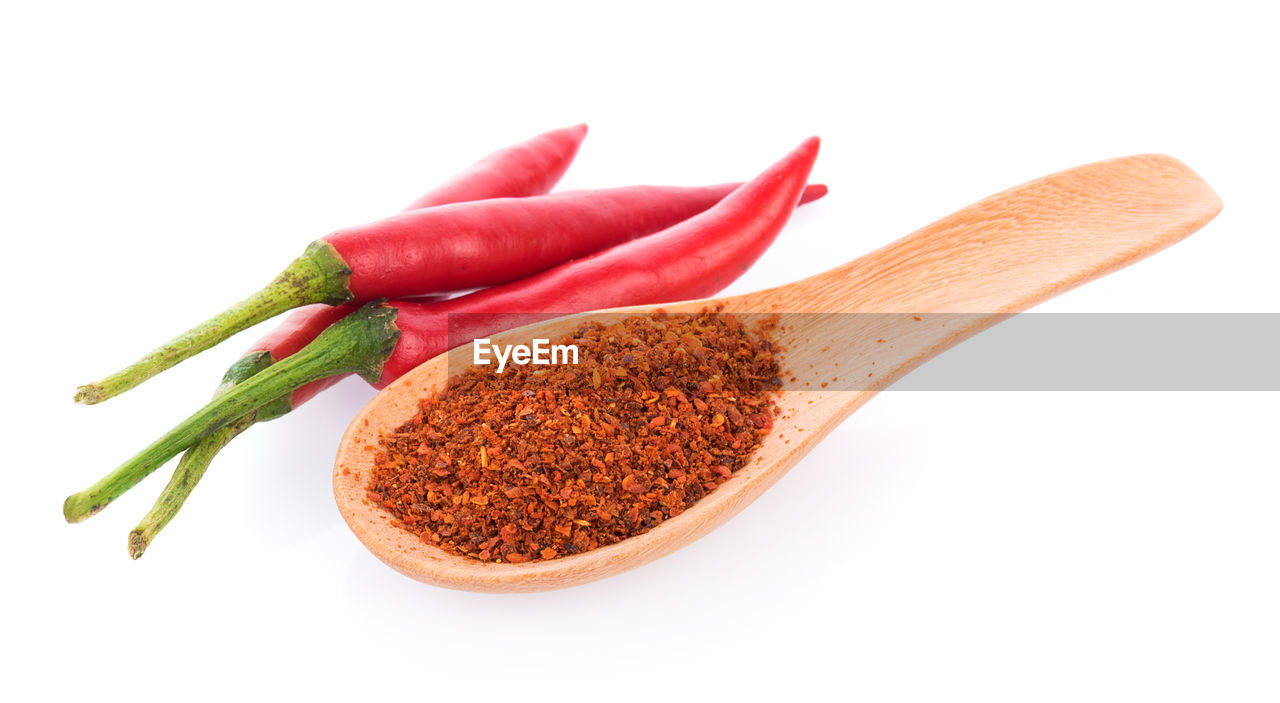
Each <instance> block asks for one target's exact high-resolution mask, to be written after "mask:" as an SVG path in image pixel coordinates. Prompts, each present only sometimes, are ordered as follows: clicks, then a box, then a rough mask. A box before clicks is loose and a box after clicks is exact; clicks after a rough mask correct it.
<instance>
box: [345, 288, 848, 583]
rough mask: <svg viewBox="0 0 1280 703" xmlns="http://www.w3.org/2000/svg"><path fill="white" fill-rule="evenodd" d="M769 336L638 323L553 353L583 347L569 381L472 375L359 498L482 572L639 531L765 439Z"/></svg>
mask: <svg viewBox="0 0 1280 703" xmlns="http://www.w3.org/2000/svg"><path fill="white" fill-rule="evenodd" d="M773 330H774V328H773V323H772V322H766V323H765V324H762V325H758V326H757V327H756V329H752V330H748V329H747V327H746V325H744V323H743V322H742V321H741V320H740V319H738V318H736V317H734V316H733V315H729V314H725V313H721V312H719V311H703V312H702V313H699V314H678V315H668V314H664V313H656V314H653V315H637V316H633V317H628V318H624V319H622V320H620V321H618V322H616V323H614V324H609V325H605V324H601V323H590V324H584V325H582V326H581V327H579V328H578V329H577V330H575V331H574V332H573V333H572V334H571V335H568V336H567V337H565V338H564V339H561V340H557V342H556V343H557V344H570V343H572V344H576V345H577V346H578V349H579V358H580V362H579V364H578V365H576V366H571V365H558V366H551V367H547V366H536V367H535V366H514V367H508V368H507V369H505V370H504V372H503V373H502V374H498V373H496V372H494V370H493V368H494V367H493V366H483V367H473V368H470V369H468V370H467V371H465V372H464V373H462V374H460V375H459V376H456V377H454V378H452V379H450V381H449V383H448V385H447V387H446V389H445V390H444V391H443V392H442V393H440V394H439V395H437V396H435V397H431V398H425V399H423V400H422V401H421V402H420V405H419V412H418V414H417V415H416V416H415V417H414V418H413V419H412V420H410V421H409V422H407V423H405V425H403V426H402V427H399V428H397V429H396V430H395V431H394V432H391V433H388V434H386V435H384V436H383V437H382V440H381V445H380V447H379V450H380V451H379V452H378V454H377V456H376V459H375V465H374V470H373V471H372V472H371V474H370V476H369V487H368V489H369V499H370V501H371V502H374V503H376V504H378V505H381V506H382V507H384V508H385V509H386V510H388V511H389V512H391V513H392V514H393V515H394V516H395V517H396V518H397V519H398V520H399V523H400V524H401V525H403V526H405V527H406V528H408V527H409V526H410V525H412V526H413V527H412V529H410V531H411V532H413V533H415V534H418V535H420V536H421V537H422V539H423V540H425V541H427V542H430V543H432V544H436V545H438V546H439V547H441V548H442V549H444V550H446V551H448V552H451V553H454V554H460V555H465V556H468V557H472V558H474V559H479V560H481V561H493V562H508V563H512V564H519V563H523V562H527V561H531V560H537V559H543V560H546V559H555V558H559V557H562V556H565V555H571V554H578V553H581V552H585V551H588V550H591V549H596V548H598V547H602V546H605V545H609V544H614V543H616V542H619V541H621V540H623V539H626V538H627V537H631V536H633V535H638V534H641V533H644V532H647V531H648V530H651V529H653V528H654V527H656V526H657V525H659V524H661V523H662V521H663V520H666V519H668V518H671V517H674V516H676V515H679V514H681V513H683V512H684V511H685V510H687V509H688V508H689V507H690V506H692V505H693V504H694V503H696V502H697V501H698V500H700V499H701V498H702V497H704V496H706V495H707V494H708V493H709V492H711V491H712V490H715V488H716V487H717V486H719V485H720V484H721V483H724V482H725V481H727V480H728V479H729V478H731V477H732V476H733V473H734V472H735V471H737V470H738V469H741V468H742V467H743V466H745V465H746V462H747V459H748V457H749V455H750V454H751V453H752V452H753V451H754V450H755V448H756V447H757V446H759V444H760V442H761V441H762V440H763V439H764V437H765V436H767V435H768V434H769V432H770V430H771V429H772V427H773V425H774V416H775V415H777V414H778V413H779V412H780V411H779V410H778V408H777V407H776V406H775V405H774V403H773V400H772V398H773V394H774V393H775V392H776V391H777V389H778V388H779V386H780V384H781V369H780V366H779V363H778V360H777V354H778V352H779V351H780V350H779V347H778V346H777V344H776V343H775V342H773V341H771V340H770V339H769V334H770V333H771V332H773ZM824 385H825V384H824Z"/></svg>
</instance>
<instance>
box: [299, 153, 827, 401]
mask: <svg viewBox="0 0 1280 703" xmlns="http://www.w3.org/2000/svg"><path fill="white" fill-rule="evenodd" d="M818 146H819V141H818V138H817V137H811V138H810V139H807V140H805V142H804V143H802V144H801V145H800V146H799V147H797V148H796V149H795V150H794V151H792V152H791V153H790V154H788V155H787V156H786V157H785V158H783V159H782V160H781V161H779V162H777V163H776V164H774V165H773V166H771V167H770V168H769V169H768V170H766V171H765V172H764V173H762V174H760V175H759V176H757V177H756V178H755V179H754V180H752V181H751V182H749V183H747V184H745V185H743V186H742V187H741V188H739V189H737V190H736V191H734V192H733V193H732V194H731V195H729V196H728V197H726V198H724V200H723V201H721V202H720V203H719V204H718V205H716V206H715V207H713V208H711V209H710V210H708V211H706V212H704V213H702V214H701V215H697V216H695V217H692V218H690V219H688V220H686V221H684V222H681V223H680V224H677V225H675V226H674V227H671V228H670V229H667V230H666V231H663V232H661V233H660V234H656V235H654V236H651V237H645V238H644V239H638V240H636V241H633V242H630V243H628V244H625V245H622V246H617V247H614V248H612V249H608V250H606V251H603V252H600V253H598V254H595V255H594V256H590V257H588V258H585V259H581V260H578V261H570V262H567V263H565V264H561V265H560V266H557V267H555V268H552V269H550V270H548V271H544V272H542V273H540V274H537V275H534V276H530V277H528V278H525V279H522V280H519V281H515V282H513V283H508V284H506V285H501V286H495V287H493V288H488V289H485V290H481V291H476V292H475V293H471V294H468V295H464V296H462V297H459V298H453V299H451V300H445V301H442V302H437V303H429V304H425V305H424V304H419V303H411V302H404V301H391V302H388V303H385V304H386V305H388V306H391V307H394V308H396V310H397V314H396V318H395V324H396V327H397V328H399V330H400V338H399V340H398V341H397V342H396V346H395V349H394V350H393V351H392V353H391V355H390V356H389V357H388V358H387V361H386V363H385V364H384V365H383V369H382V377H381V378H380V379H379V381H378V383H376V384H374V386H375V387H377V388H383V387H385V386H386V385H387V384H389V383H391V382H392V381H394V380H396V379H397V378H400V377H401V376H403V375H404V374H405V373H408V372H409V371H410V370H412V369H413V368H415V367H417V366H418V365H419V364H421V363H423V362H424V361H427V360H428V359H430V358H432V357H434V356H436V355H437V354H440V353H442V352H445V351H447V350H448V349H450V348H451V347H452V346H456V345H455V344H453V342H454V341H459V340H463V339H465V340H470V339H474V338H477V337H484V336H486V335H489V334H492V333H494V332H497V331H500V330H503V329H509V328H511V327H514V326H517V325H519V324H526V323H528V322H532V321H534V320H536V319H541V318H545V317H548V316H553V315H555V314H569V313H575V312H585V311H587V310H596V309H600V308H611V307H620V306H624V305H639V304H656V303H665V302H673V301H677V300H689V299H696V298H704V297H707V296H709V295H712V294H714V293H715V292H717V291H719V290H722V289H723V288H725V287H726V286H728V285H729V284H730V283H732V282H733V281H734V280H736V279H737V278H738V277H739V276H740V275H742V273H743V272H745V271H746V270H747V269H748V268H750V266H751V264H753V263H755V261H756V259H758V258H760V255H761V254H763V253H764V252H765V250H766V249H768V248H769V245H770V244H772V243H773V241H774V240H775V239H776V238H777V236H778V233H779V232H780V231H782V227H783V226H784V225H785V224H786V223H787V220H788V219H789V218H790V217H791V212H792V211H793V210H794V209H795V207H796V205H798V204H799V200H800V197H801V195H802V194H803V192H804V189H805V180H806V179H807V178H808V177H809V171H810V170H811V169H812V168H813V162H814V160H815V159H816V158H817V156H818ZM453 313H468V314H465V315H459V316H456V317H454V319H453V324H452V325H450V319H449V318H450V315H451V314H453ZM477 313H479V314H477ZM522 313H523V314H522ZM451 335H452V336H453V340H452V341H451V340H450V336H451ZM297 402H298V399H297V396H296V395H295V397H294V403H295V405H296V403H297Z"/></svg>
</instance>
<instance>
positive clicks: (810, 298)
mask: <svg viewBox="0 0 1280 703" xmlns="http://www.w3.org/2000/svg"><path fill="white" fill-rule="evenodd" d="M1221 207H1222V203H1221V201H1220V200H1219V199H1218V196H1217V195H1216V194H1215V193H1214V192H1213V190H1212V189H1211V188H1210V187H1209V186H1208V184H1206V183H1205V182H1204V181H1203V180H1201V179H1200V177H1199V176H1197V175H1196V174H1195V173H1194V172H1193V171H1192V170H1191V169H1189V168H1187V167H1186V166H1185V165H1183V164H1182V163H1181V162H1179V161H1178V160H1176V159H1173V158H1171V157H1168V156H1162V155H1144V156H1132V157H1125V158H1120V159H1113V160H1110V161H1103V162H1099V163H1094V164H1089V165H1086V166H1081V167H1079V168H1075V169H1071V170H1068V171H1063V172H1061V173H1057V174H1053V175H1051V176H1047V177H1045V178H1041V179H1039V180H1035V181H1032V182H1029V183H1026V184H1023V185H1021V186H1018V187H1016V188H1012V189H1010V190H1007V191H1005V192H1003V193H999V194H997V195H994V196H992V197H989V198H987V199H985V200H982V201H980V202H978V203H975V204H973V205H971V206H969V207H967V208H964V209H963V210H960V211H959V212H956V213H954V214H952V215H950V216H948V217H945V218H943V219H941V220H939V221H937V222H935V223H933V224H931V225H929V226H927V227H925V228H923V229H921V230H919V231H917V232H915V233H913V234H910V235H908V236H906V237H903V238H902V239H899V240H898V241H896V242H893V243H892V244H889V245H888V246H885V247H883V248H881V249H878V250H876V251H874V252H871V253H870V254H867V255H866V256H863V257H860V258H858V259H856V260H854V261H851V262H849V263H847V264H844V265H843V266H839V267H837V268H835V269H832V270H830V271H827V272H825V273H822V274H819V275H817V276H813V277H811V278H807V279H804V280H801V281H797V282H795V283H791V284H788V285H785V286H781V287H778V288H773V289H769V290H763V291H759V292H756V293H750V294H747V295H741V296H735V297H729V298H719V299H714V300H702V301H689V302H683V303H674V304H668V305H662V306H645V307H636V308H625V309H615V310H611V311H603V312H608V313H617V312H619V311H623V312H646V311H649V310H652V309H658V308H661V309H663V310H668V311H672V312H679V311H698V310H701V309H703V308H705V307H707V306H708V305H709V304H712V303H715V302H719V303H723V304H724V306H725V310H726V311H728V312H738V313H778V314H779V315H780V317H781V320H780V321H781V324H782V325H783V329H784V339H783V340H782V341H783V344H784V345H785V346H786V348H787V350H788V351H787V353H786V355H785V356H784V358H783V363H784V366H785V368H786V369H787V370H788V372H789V374H793V375H796V376H797V377H799V382H798V383H793V384H789V385H793V386H794V385H798V386H801V387H803V384H804V383H805V382H806V381H808V382H810V386H809V387H808V388H812V390H809V389H806V390H786V391H783V392H782V394H781V396H780V398H779V400H778V404H779V406H780V407H781V408H782V409H783V415H782V416H781V417H780V418H779V420H778V422H777V423H776V425H775V428H774V429H775V432H773V433H771V434H770V435H769V437H768V438H767V439H766V440H765V441H764V443H763V444H762V445H761V446H760V448H758V449H757V450H756V453H755V454H754V455H753V456H752V458H751V459H750V460H749V462H748V465H747V466H746V467H745V468H743V469H742V470H740V471H739V472H737V473H736V474H735V475H734V476H733V478H731V479H730V480H729V481H727V482H725V483H724V484H723V485H721V486H720V487H719V488H717V489H716V490H715V491H714V492H712V493H711V494H710V495H708V496H707V497H705V498H703V499H702V500H701V501H699V502H698V503H697V504H695V505H694V506H693V507H692V508H690V509H689V510H687V511H686V512H684V513H683V514H681V515H679V516H678V517H675V518H672V519H670V520H667V521H666V522H664V523H662V524H661V525H659V526H658V527H657V528H655V529H653V530H651V531H649V532H647V533H645V534H642V535H638V536H636V537H632V538H629V539H627V540H624V541H623V542H620V543H618V544H615V545H611V546H608V547H604V548H601V549H597V550H594V551H591V552H586V553H583V554H578V555H574V556H569V557H563V558H560V559H553V560H550V561H535V562H529V563H524V564H490V563H483V562H479V561H476V560H473V559H469V558H466V557H460V556H454V555H451V554H447V553H446V552H444V551H443V550H441V549H439V548H437V547H435V546H433V545H430V544H428V543H426V542H423V541H422V540H421V539H419V538H418V537H417V536H416V535H414V534H411V533H409V532H406V531H404V530H401V529H400V528H398V527H397V526H396V525H395V524H394V522H393V520H392V518H391V516H390V515H389V514H388V513H386V512H384V511H383V510H382V509H380V508H378V507H377V506H375V505H372V504H371V503H370V502H369V501H368V500H367V499H366V497H365V493H366V488H365V485H366V480H367V474H368V471H369V470H370V468H371V467H372V463H373V457H374V453H375V448H376V447H377V445H378V437H379V433H380V432H383V431H388V430H392V429H394V428H396V427H398V426H399V425H401V424H403V423H404V422H406V421H407V420H408V419H410V418H411V417H412V416H413V415H414V414H415V413H416V412H417V406H418V400H419V398H421V397H424V396H426V395H427V394H432V393H435V392H437V391H438V389H439V388H440V387H442V385H443V383H444V381H445V380H446V370H447V369H448V368H449V363H450V362H449V358H448V357H449V356H450V355H453V357H452V358H453V363H455V364H459V363H460V362H461V360H464V359H470V358H471V353H472V352H471V348H470V346H469V345H468V346H465V347H462V348H460V349H457V350H454V351H453V352H451V353H450V354H446V355H441V356H439V357H436V358H435V359H432V360H431V361H428V362H427V363H425V364H423V365H422V366H419V367H418V368H417V369H415V370H414V371H412V372H411V373H409V374H407V375H406V376H405V377H403V378H401V379H400V380H399V381H397V382H396V383H394V384H392V385H391V386H389V387H388V388H386V389H385V390H383V391H382V392H381V393H379V394H378V395H377V396H376V397H375V398H374V399H373V400H372V401H370V403H369V404H368V405H367V406H366V407H365V408H364V409H363V410H362V411H361V412H360V413H359V414H358V415H357V416H356V418H355V419H354V420H353V421H352V423H351V426H350V427H349V428H348V429H347V432H346V435H345V436H344V437H343V440H342V445H341V447H340V449H339V451H338V456H337V460H336V463H335V465H334V474H333V489H334V496H335V498H336V499H337V503H338V508H339V510H340V511H341V512H342V516H343V518H344V519H345V520H346V521H347V524H348V525H349V526H350V527H351V529H352V531H353V532H355V534H356V536H357V537H358V538H359V539H360V541H361V542H362V543H364V545H365V546H366V547H368V548H369V550H370V551H372V552H373V553H374V554H375V555H377V556H378V558H379V559H381V560H383V561H384V562H386V563H387V564H389V565H391V566H392V567H393V568H395V569H397V570H399V571H400V572H402V573H404V574H406V575H408V576H410V577H412V578H415V579H418V580H420V581H424V582H427V583H432V584H436V585H440V586H447V587H450V588H459V589H466V590H473V591H496V592H516V591H538V590H547V589H553V588H563V587H567V586H574V585H578V584H582V583H586V582H589V581H593V580H596V579H599V578H603V577H606V576H610V575H612V574H616V573H619V572H621V571H625V570H627V569H631V568H634V567H636V566H640V565H642V564H645V563H647V562H650V561H652V560H654V559H657V558H658V557H661V556H663V555H665V554H669V553H670V552H672V551H674V550H676V549H679V548H680V547H683V546H684V545H686V544H689V543H690V542H692V541H693V540H696V539H698V538H699V537H701V536H703V535H705V534H707V533H708V532H710V531H711V530H713V529H715V528H716V527H718V526H720V525H721V524H723V523H724V522H725V521H726V520H728V519H729V518H731V517H733V516H734V515H735V514H737V513H738V511H740V510H742V509H743V508H744V507H746V506H747V505H748V504H749V503H751V501H753V500H755V499H756V498H757V497H759V496H760V494H762V493H763V492H764V491H765V490H767V489H768V488H769V487H770V486H772V485H773V484H774V483H775V482H776V481H777V480H778V479H779V478H781V477H782V475H783V474H784V473H786V472H787V470H789V469H790V468H791V467H792V466H794V465H795V463H796V462H797V461H799V459H800V457H802V456H804V455H805V453H807V452H808V451H809V450H810V449H811V448H812V447H813V446H814V445H815V444H817V442H819V441H821V439H822V438H823V437H825V436H826V435H827V434H828V433H829V432H830V431H831V430H832V429H833V428H835V427H836V426H837V425H838V424H840V422H841V421H843V420H844V419H845V418H847V417H848V416H849V415H850V414H851V413H852V412H853V411H854V410H856V409H857V408H858V407H860V406H861V405H862V404H863V403H865V402H866V401H867V400H869V399H870V398H871V397H872V396H873V395H874V394H875V393H876V392H877V391H878V390H880V389H883V388H885V387H887V386H888V385H890V384H892V383H893V382H894V381H895V380H897V379H898V378H900V377H901V376H902V375H903V374H905V373H907V372H909V371H910V370H911V369H913V368H915V367H917V366H919V365H920V364H921V363H923V362H925V361H927V360H928V359H930V358H932V357H933V356H936V355H937V354H939V353H941V352H943V351H945V350H946V349H948V348H950V347H951V346H953V345H955V344H957V343H958V342H960V341H962V340H964V339H967V338H968V337H970V336H972V335H974V334H976V333H978V332H980V331H981V330H983V329H986V328H987V327H990V326H991V325H994V324H996V323H997V322H999V321H1001V320H1003V319H1006V318H1007V317H1009V316H1010V315H1012V314H1016V313H1018V312H1020V311H1022V310H1026V309H1027V308H1029V307H1031V306H1033V305H1036V304H1037V303H1040V302H1041V301H1044V300H1047V299H1048V298H1051V297H1053V296H1055V295H1058V294H1059V293H1062V292H1064V291H1066V290H1069V289H1071V288H1073V287H1075V286H1078V285H1080V284H1082V283H1085V282H1087V281H1090V280H1093V279H1095V278H1098V277H1100V276H1103V275H1106V274H1107V273H1110V272H1112V271H1115V270H1117V269H1119V268H1121V267H1123V266H1126V265H1128V264H1131V263H1133V262H1134V261H1137V260H1139V259H1141V258H1143V257H1145V256H1148V255H1150V254H1152V253H1155V252H1157V251H1159V250H1160V249H1163V248H1164V247H1167V246H1169V245H1170V244H1173V243H1174V242H1177V241H1178V240H1180V239H1182V238H1184V237H1186V236H1188V235H1189V234H1191V233H1192V232H1195V231H1196V230H1197V229H1199V228H1200V227H1202V226H1203V225H1204V224H1205V223H1206V222H1208V221H1209V220H1211V219H1213V217H1214V216H1215V215H1217V213H1218V211H1219V210H1220V209H1221ZM806 313H910V314H906V315H865V316H860V315H844V316H840V317H838V318H835V317H831V316H825V317H824V316H815V315H809V314H806ZM927 313H953V314H951V315H945V316H933V317H931V316H928V315H926V314H927ZM600 314H601V313H586V314H584V315H574V316H570V317H567V318H558V319H555V320H550V321H547V322H541V323H537V324H534V325H529V326H527V327H523V328H520V329H517V330H512V331H510V332H506V333H503V334H502V335H495V337H494V341H495V342H496V343H518V342H527V341H528V340H529V339H532V338H534V337H546V338H555V337H557V336H558V335H561V334H565V333H567V332H568V331H570V330H571V329H572V328H573V327H574V326H575V325H577V324H580V323H581V322H582V321H583V320H589V319H592V318H593V317H594V316H597V315H600ZM915 315H924V316H923V317H922V319H920V320H916V319H915V318H914V316H915ZM882 340H883V341H882ZM837 364H838V366H837ZM454 368H460V366H454ZM832 369H839V371H838V373H840V374H857V376H855V377H856V378H859V379H861V378H862V377H864V376H865V377H867V378H870V379H871V380H870V381H867V382H864V383H863V384H862V385H861V386H860V387H865V388H866V390H856V391H850V390H822V385H821V382H822V381H823V380H824V379H826V378H827V375H829V374H831V372H832ZM832 378H835V376H832ZM762 558H763V557H762Z"/></svg>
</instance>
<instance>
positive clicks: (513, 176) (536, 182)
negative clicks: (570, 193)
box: [404, 124, 587, 211]
mask: <svg viewBox="0 0 1280 703" xmlns="http://www.w3.org/2000/svg"><path fill="white" fill-rule="evenodd" d="M586 136H587V126H586V125H585V124H579V125H574V126H572V127H565V128H563V129H555V130H552V131H550V132H545V133H543V134H539V135H538V136H536V137H534V138H532V139H529V140H527V141H523V142H521V143H519V144H514V145H512V146H509V147H507V148H505V149H500V150H498V151H495V152H493V153H492V154H489V155H488V156H486V157H484V158H483V159H480V160H479V161H477V162H475V163H474V164H471V165H470V166H468V167H467V169H466V170H465V171H463V172H462V173H459V174H458V175H456V176H454V177H453V178H450V179H449V180H448V181H446V182H445V183H444V184H443V185H441V186H440V187H438V188H436V189H435V190H432V191H429V192H427V193H424V194H423V195H422V196H421V197H419V198H418V199H417V200H414V201H413V202H411V203H409V204H408V205H407V206H406V207H405V208H404V209H405V211H409V210H420V209H422V208H427V207H435V206H437V205H448V204H449V203H466V202H471V201H474V200H489V199H490V198H525V197H528V196H530V195H541V194H543V193H550V192H551V189H552V188H554V187H555V185H556V183H559V182H560V179H561V178H562V177H563V176H564V172H565V171H567V170H569V164H571V163H573V157H574V156H576V155H577V153H578V147H579V146H581V145H582V140H583V139H584V138H586Z"/></svg>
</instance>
